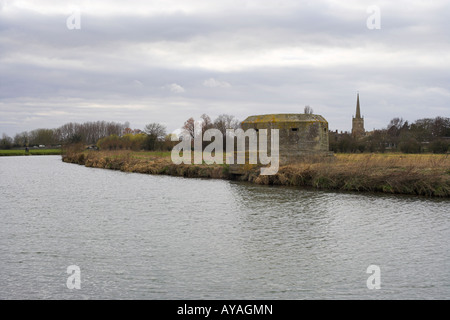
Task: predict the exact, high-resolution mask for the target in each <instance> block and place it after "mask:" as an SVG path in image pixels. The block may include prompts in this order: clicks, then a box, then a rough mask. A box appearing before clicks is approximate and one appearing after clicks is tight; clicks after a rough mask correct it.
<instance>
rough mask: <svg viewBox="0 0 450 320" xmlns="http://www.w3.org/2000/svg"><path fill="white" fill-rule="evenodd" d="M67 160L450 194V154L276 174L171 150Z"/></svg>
mask: <svg viewBox="0 0 450 320" xmlns="http://www.w3.org/2000/svg"><path fill="white" fill-rule="evenodd" d="M63 161H65V162H71V163H78V164H82V165H85V166H87V167H96V168H107V169H113V170H121V171H125V172H138V173H147V174H165V175H173V176H183V177H195V178H215V179H232V178H238V179H239V180H245V181H250V182H254V183H257V184H266V185H287V186H308V187H314V188H317V189H334V190H345V191H369V192H387V193H398V194H414V195H423V196H436V197H449V196H450V157H449V155H434V154H420V155H409V154H408V155H406V154H337V155H336V156H335V158H334V161H326V162H320V161H319V162H318V161H317V160H304V161H303V162H299V163H295V164H291V165H287V166H283V167H280V169H279V171H278V173H277V174H276V175H273V176H261V175H259V170H258V168H253V169H252V170H248V172H246V173H245V174H244V175H242V176H239V177H233V176H232V175H230V174H229V172H228V166H227V165H206V164H201V165H184V164H182V165H175V164H173V163H172V161H171V158H170V152H164V153H161V152H159V153H158V152H131V151H100V152H99V151H90V152H87V151H83V152H76V151H75V152H70V151H68V152H67V154H66V155H64V156H63Z"/></svg>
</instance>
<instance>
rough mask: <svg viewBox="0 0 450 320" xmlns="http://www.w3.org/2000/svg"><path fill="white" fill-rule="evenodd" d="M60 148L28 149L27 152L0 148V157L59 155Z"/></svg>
mask: <svg viewBox="0 0 450 320" xmlns="http://www.w3.org/2000/svg"><path fill="white" fill-rule="evenodd" d="M60 154H61V149H30V151H29V152H28V153H26V152H25V150H0V157H2V156H27V155H32V156H50V155H60Z"/></svg>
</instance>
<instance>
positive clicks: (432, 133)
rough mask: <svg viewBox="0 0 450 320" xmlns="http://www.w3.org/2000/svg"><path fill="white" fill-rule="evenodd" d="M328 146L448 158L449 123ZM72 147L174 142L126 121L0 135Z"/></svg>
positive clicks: (213, 123)
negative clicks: (445, 154)
mask: <svg viewBox="0 0 450 320" xmlns="http://www.w3.org/2000/svg"><path fill="white" fill-rule="evenodd" d="M306 112H307V110H306V109H305V113H306ZM311 112H312V110H311ZM195 124H196V120H195V119H194V118H192V117H191V118H189V119H187V120H186V121H185V122H184V124H183V126H182V128H181V129H182V132H183V133H184V134H187V135H190V136H191V138H194V137H195V135H196V132H195V128H196V126H195ZM239 127H240V121H239V120H238V119H236V118H235V117H234V116H233V115H228V114H222V115H219V116H218V117H217V118H215V119H214V120H212V119H211V118H210V117H209V116H208V115H206V114H203V115H202V116H201V117H200V120H199V121H197V128H200V130H201V133H202V134H203V133H204V132H205V131H206V130H208V129H211V128H215V129H218V130H219V131H220V132H221V133H222V134H223V137H224V139H225V137H226V130H227V129H238V128H239ZM329 141H330V150H331V151H334V152H345V153H349V152H350V153H352V152H386V151H398V152H404V153H422V152H433V153H446V152H449V151H450V118H445V117H436V118H424V119H419V120H416V121H415V122H413V123H409V122H408V121H405V120H403V119H402V118H394V119H392V120H391V121H390V122H389V124H388V125H387V127H386V128H383V129H378V130H374V131H372V132H370V133H368V134H366V135H365V136H363V137H360V138H357V137H353V136H352V135H351V134H350V133H338V132H337V131H336V132H333V131H330V135H329ZM73 143H79V144H84V145H96V147H98V148H100V149H104V150H120V149H128V150H166V151H170V150H171V149H172V148H173V146H174V145H175V144H176V143H177V142H174V141H172V137H171V135H170V134H167V129H166V127H165V126H164V125H162V124H159V123H149V124H147V125H146V126H145V127H144V129H143V130H140V129H131V128H130V124H129V123H128V122H125V123H118V122H106V121H96V122H85V123H81V124H80V123H74V122H70V123H66V124H64V125H63V126H61V127H59V128H56V129H36V130H32V131H29V132H27V131H24V132H21V133H18V134H16V135H15V136H14V137H13V138H11V137H9V136H7V135H6V134H3V135H2V138H1V139H0V149H11V148H21V147H26V146H30V147H31V146H34V145H46V146H55V145H64V144H73ZM224 145H225V141H224Z"/></svg>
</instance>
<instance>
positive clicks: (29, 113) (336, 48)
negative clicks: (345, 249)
mask: <svg viewBox="0 0 450 320" xmlns="http://www.w3.org/2000/svg"><path fill="white" fill-rule="evenodd" d="M370 6H377V7H378V8H379V9H380V13H381V29H379V30H376V29H375V30H370V29H369V28H367V24H366V21H367V19H368V18H369V16H371V12H368V11H367V8H368V7H370ZM77 10H79V13H80V26H81V29H74V30H69V29H68V28H67V26H66V20H67V18H68V17H69V16H71V15H72V14H73V13H74V12H77ZM448 17H450V1H443V0H441V1H439V0H437V1H419V0H413V1H376V0H373V1H369V0H368V1H361V0H360V1H356V0H345V1H343V0H342V1H336V0H328V1H317V0H314V1H298V0H296V1H293V0H292V1H291V0H284V1H283V0H281V1H274V0H272V1H268V0H254V1H245V0H234V1H232V0H226V1H225V0H224V1H216V0H204V1H197V0H196V1H192V0H189V1H186V0H184V1H167V0H164V1H143V0H142V1H132V2H123V1H111V0H96V1H61V0H52V1H50V0H40V1H19V0H0V133H1V132H5V133H7V134H9V135H11V136H12V135H14V134H15V133H18V132H21V131H25V130H32V129H36V128H56V127H59V126H60V125H63V124H64V123H67V122H85V121H96V120H106V121H117V122H125V121H129V122H130V123H131V126H132V128H140V129H142V128H143V127H144V126H145V124H147V123H150V122H159V123H162V124H164V125H166V126H167V128H168V130H169V131H173V130H175V129H177V128H179V127H180V126H182V124H183V122H184V121H185V120H186V119H187V118H189V117H191V116H192V117H194V118H196V119H199V117H200V115H201V114H203V113H207V114H208V115H210V116H211V118H215V117H216V116H217V115H219V114H222V113H228V114H233V115H235V116H236V117H237V118H238V119H240V120H243V119H245V118H246V117H247V116H249V115H253V114H263V113H296V112H303V107H304V106H305V105H310V106H311V107H312V108H313V109H314V112H315V113H317V114H321V115H323V116H324V117H325V118H326V119H327V120H328V122H329V126H330V129H332V130H334V129H338V130H350V128H351V117H352V115H353V114H354V112H355V105H356V92H357V91H359V92H360V98H361V109H362V110H361V111H362V113H363V115H364V116H365V126H366V129H367V130H371V129H373V128H382V127H385V126H386V125H387V123H388V122H389V120H390V119H392V118H393V117H396V116H400V117H403V118H404V119H407V120H410V121H414V120H416V119H419V118H425V117H436V116H446V117H449V116H450V103H449V101H450V31H449V30H450V22H449V21H448Z"/></svg>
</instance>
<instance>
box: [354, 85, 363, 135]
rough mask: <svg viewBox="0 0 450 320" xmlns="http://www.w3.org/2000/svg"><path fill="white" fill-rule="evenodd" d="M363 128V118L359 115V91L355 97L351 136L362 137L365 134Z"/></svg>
mask: <svg viewBox="0 0 450 320" xmlns="http://www.w3.org/2000/svg"><path fill="white" fill-rule="evenodd" d="M365 132H366V131H365V130H364V118H363V117H361V109H360V106H359V92H358V96H357V98H356V116H354V117H353V123H352V136H354V137H355V138H359V137H362V136H363V135H364V134H365Z"/></svg>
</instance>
